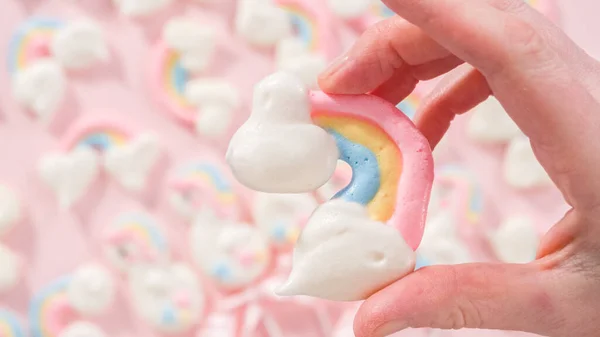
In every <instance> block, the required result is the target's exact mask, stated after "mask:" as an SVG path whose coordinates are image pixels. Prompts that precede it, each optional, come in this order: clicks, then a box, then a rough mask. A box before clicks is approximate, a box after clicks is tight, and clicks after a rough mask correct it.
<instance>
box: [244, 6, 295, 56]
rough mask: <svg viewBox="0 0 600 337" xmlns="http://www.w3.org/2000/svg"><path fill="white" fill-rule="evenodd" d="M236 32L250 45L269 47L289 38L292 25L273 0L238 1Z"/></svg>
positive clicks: (283, 11)
mask: <svg viewBox="0 0 600 337" xmlns="http://www.w3.org/2000/svg"><path fill="white" fill-rule="evenodd" d="M235 30H236V33H237V34H238V35H239V36H240V37H241V38H243V39H244V40H246V41H247V42H248V43H250V44H252V45H256V46H259V47H268V46H274V45H275V44H276V43H277V42H279V41H280V40H281V39H283V38H284V37H286V36H289V35H290V34H291V33H292V23H291V21H290V19H289V17H288V14H287V13H286V11H285V10H283V9H281V8H279V7H278V6H277V5H276V4H274V3H273V2H272V1H271V0H259V1H257V0H238V2H237V13H236V17H235Z"/></svg>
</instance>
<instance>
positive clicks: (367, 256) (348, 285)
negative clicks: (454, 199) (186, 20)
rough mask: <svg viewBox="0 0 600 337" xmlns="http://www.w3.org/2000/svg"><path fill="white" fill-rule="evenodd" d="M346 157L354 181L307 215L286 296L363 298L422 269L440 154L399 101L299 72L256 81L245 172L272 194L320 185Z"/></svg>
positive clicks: (237, 148)
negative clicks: (348, 92) (352, 92)
mask: <svg viewBox="0 0 600 337" xmlns="http://www.w3.org/2000/svg"><path fill="white" fill-rule="evenodd" d="M338 159H339V160H342V161H345V162H346V163H347V164H348V165H349V166H350V167H351V168H352V172H353V175H352V181H351V182H350V184H349V185H348V186H346V187H345V188H343V189H342V190H341V191H339V192H338V193H337V194H336V195H335V196H334V198H333V199H332V200H330V201H328V202H325V203H324V204H323V205H321V206H320V207H319V208H317V209H316V211H315V212H314V213H313V214H312V216H311V217H310V218H309V219H308V220H307V224H306V226H305V228H304V230H303V231H302V234H301V235H300V237H299V239H298V242H297V244H296V247H295V249H294V256H293V268H292V272H291V274H290V276H289V279H288V281H287V282H286V283H285V284H284V285H283V286H282V287H281V288H279V290H278V293H279V294H280V295H309V296H315V297H320V298H324V299H329V300H338V301H355V300H362V299H365V298H367V297H368V296H370V295H371V294H373V293H374V292H376V291H378V290H380V289H382V288H383V287H385V286H387V285H389V284H390V283H392V282H394V281H396V280H398V279H400V278H402V277H404V276H405V275H406V274H408V273H410V272H412V271H413V270H414V266H415V253H414V250H415V249H416V248H417V247H418V245H419V243H420V241H421V237H422V235H423V229H424V225H425V218H426V211H427V204H428V202H429V194H430V191H431V185H432V181H433V159H432V156H431V150H430V148H429V144H428V143H427V140H426V139H425V138H424V137H423V136H422V135H421V134H420V133H419V132H418V131H417V130H416V129H415V127H414V125H413V124H412V123H411V122H410V120H409V119H408V117H406V116H405V115H404V114H402V113H401V112H400V111H399V110H398V109H396V107H394V106H392V105H390V104H389V103H387V102H385V101H383V100H381V99H378V98H376V97H373V96H368V95H363V96H327V95H325V94H324V93H320V92H309V90H308V89H307V87H306V85H305V84H304V83H303V82H302V81H301V80H300V79H298V78H297V77H295V76H294V75H291V74H289V73H284V72H280V73H276V74H273V75H271V76H269V77H267V78H266V79H265V80H263V81H262V82H260V83H259V84H258V85H257V86H256V88H255V92H254V102H253V109H252V113H251V116H250V118H249V119H248V120H247V121H246V123H245V124H244V125H242V127H241V128H240V129H239V130H238V131H237V132H236V134H235V135H234V136H233V138H232V140H231V142H230V144H229V149H228V151H227V161H228V163H229V165H230V166H231V168H232V171H233V173H234V175H235V176H236V178H237V179H238V180H239V181H240V182H241V183H243V184H244V185H246V186H248V187H250V188H253V189H255V190H258V191H262V192H267V193H305V192H311V191H315V190H316V189H318V188H319V187H321V186H322V185H324V184H325V183H327V181H329V180H330V178H331V177H332V175H333V174H334V171H335V169H336V167H337V162H338Z"/></svg>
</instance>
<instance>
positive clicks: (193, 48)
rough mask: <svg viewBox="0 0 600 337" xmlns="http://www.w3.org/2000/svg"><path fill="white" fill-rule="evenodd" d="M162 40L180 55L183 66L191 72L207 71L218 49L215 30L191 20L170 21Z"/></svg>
mask: <svg viewBox="0 0 600 337" xmlns="http://www.w3.org/2000/svg"><path fill="white" fill-rule="evenodd" d="M162 39H163V41H164V42H165V43H166V44H167V45H168V46H169V48H171V49H172V50H174V51H176V52H177V53H179V56H180V62H181V66H182V67H183V69H185V70H187V71H190V72H200V71H204V70H206V68H207V67H208V65H209V64H210V62H211V61H212V58H213V56H214V53H215V49H216V37H215V32H214V31H213V29H212V28H210V27H205V26H203V25H201V24H198V23H197V21H196V20H192V19H189V18H183V17H179V18H173V19H171V20H169V21H168V22H167V23H166V24H165V26H164V27H163V33H162Z"/></svg>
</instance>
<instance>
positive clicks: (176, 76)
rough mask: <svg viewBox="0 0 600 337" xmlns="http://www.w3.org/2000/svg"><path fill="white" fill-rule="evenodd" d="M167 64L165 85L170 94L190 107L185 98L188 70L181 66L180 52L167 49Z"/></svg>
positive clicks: (176, 100) (164, 76) (180, 102)
mask: <svg viewBox="0 0 600 337" xmlns="http://www.w3.org/2000/svg"><path fill="white" fill-rule="evenodd" d="M166 53H167V55H166V57H165V64H164V69H163V79H164V87H165V90H166V92H167V94H168V96H169V97H170V98H171V99H172V100H173V101H174V102H176V103H177V104H178V105H179V106H181V107H182V108H189V109H190V111H191V112H193V110H192V109H191V108H192V106H191V104H190V103H189V102H188V101H187V99H186V98H185V95H184V93H185V85H186V83H187V81H188V80H189V74H188V72H187V71H186V70H185V69H184V68H183V67H182V66H181V64H180V58H181V56H180V55H179V53H178V52H176V51H174V50H168V51H166Z"/></svg>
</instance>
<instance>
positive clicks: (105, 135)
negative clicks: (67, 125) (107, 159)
mask: <svg viewBox="0 0 600 337" xmlns="http://www.w3.org/2000/svg"><path fill="white" fill-rule="evenodd" d="M128 140H129V137H128V135H127V134H126V133H125V132H123V131H122V130H118V129H111V128H106V129H103V130H98V129H96V130H93V131H91V132H89V133H86V134H84V135H82V136H81V137H79V138H78V139H77V140H76V142H75V145H74V147H75V148H78V147H90V148H92V149H94V150H98V151H101V152H103V151H106V150H108V149H110V148H112V147H118V146H123V145H125V144H126V143H127V141H128Z"/></svg>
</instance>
